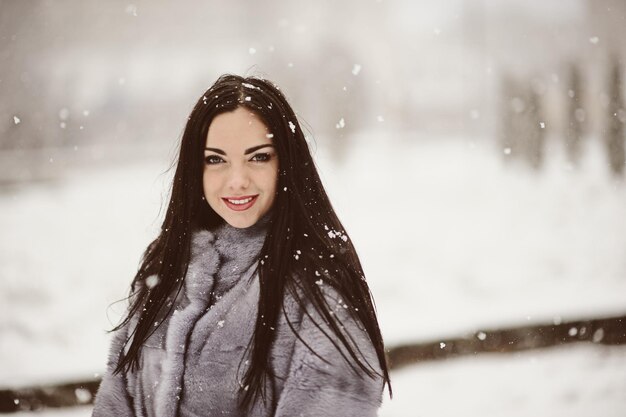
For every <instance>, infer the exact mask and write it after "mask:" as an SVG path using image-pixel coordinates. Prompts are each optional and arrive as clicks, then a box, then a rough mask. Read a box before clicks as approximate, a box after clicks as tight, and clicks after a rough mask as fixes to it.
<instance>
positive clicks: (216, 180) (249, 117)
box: [202, 107, 278, 228]
mask: <svg viewBox="0 0 626 417" xmlns="http://www.w3.org/2000/svg"><path fill="white" fill-rule="evenodd" d="M271 138H272V135H271V134H270V131H269V130H268V128H267V126H265V124H264V123H263V122H262V121H261V119H260V118H259V117H258V116H257V115H256V114H255V113H253V112H251V111H250V110H248V109H246V108H244V107H238V108H237V109H235V110H234V111H232V112H228V113H222V114H220V115H218V116H216V117H215V118H214V119H213V121H212V122H211V125H210V126H209V133H208V134H207V138H206V146H205V150H204V173H203V177H202V184H203V188H204V197H205V198H206V201H207V202H208V203H209V205H210V206H211V208H212V209H213V210H214V211H215V212H216V213H217V214H218V215H219V216H220V217H221V218H222V219H224V220H225V221H226V222H227V223H228V224H230V225H231V226H233V227H237V228H246V227H250V226H252V225H253V224H255V223H256V222H257V221H258V220H259V219H260V218H261V217H263V215H264V214H265V213H267V212H268V210H269V209H270V208H271V207H272V204H273V203H274V197H275V195H276V183H277V180H278V156H277V154H276V151H275V149H274V146H273V144H272V139H271Z"/></svg>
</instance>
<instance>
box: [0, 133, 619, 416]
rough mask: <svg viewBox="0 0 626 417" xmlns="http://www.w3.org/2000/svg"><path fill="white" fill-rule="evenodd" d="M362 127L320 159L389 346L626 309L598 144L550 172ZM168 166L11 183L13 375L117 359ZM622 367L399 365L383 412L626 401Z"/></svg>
mask: <svg viewBox="0 0 626 417" xmlns="http://www.w3.org/2000/svg"><path fill="white" fill-rule="evenodd" d="M358 139H359V140H358V141H356V143H355V144H354V146H352V147H351V150H350V153H349V154H348V155H347V158H346V160H345V161H344V163H343V164H334V163H333V162H332V160H331V158H330V157H329V155H328V154H327V153H326V152H325V149H323V148H320V149H319V152H317V160H318V163H319V166H320V169H321V173H322V178H323V180H324V182H325V184H326V185H327V188H328V191H329V194H330V196H331V200H332V201H333V203H334V205H335V208H336V209H337V211H338V213H339V215H340V218H341V219H342V221H343V222H344V225H345V226H346V228H347V230H348V232H349V233H350V236H351V237H352V239H353V241H354V242H355V245H356V247H357V249H358V251H359V254H360V256H361V259H362V262H363V265H364V268H365V271H366V274H367V277H368V280H369V282H370V284H371V287H372V291H373V293H374V296H375V299H376V304H377V307H378V312H379V315H380V320H381V326H382V330H383V334H384V336H385V337H386V342H387V343H388V344H389V345H393V344H395V343H398V342H404V341H420V340H432V339H437V338H439V337H446V336H451V335H457V334H459V333H467V332H472V331H474V330H477V329H478V328H481V327H499V326H505V325H518V324H527V323H529V322H533V323H535V322H536V323H540V322H550V321H553V320H567V319H576V318H582V317H595V316H601V315H605V314H624V313H626V256H624V254H625V252H626V216H624V213H626V184H624V183H619V182H615V181H612V180H611V179H610V176H609V174H608V170H607V168H606V164H605V159H604V155H603V154H602V149H600V148H599V147H597V146H591V147H590V150H589V152H588V153H587V157H586V159H585V160H584V161H583V165H582V167H581V168H580V169H579V170H572V169H570V168H569V167H568V165H567V164H566V163H565V162H564V161H563V160H562V158H561V156H560V154H559V152H558V151H554V152H553V154H550V155H549V156H548V164H547V166H546V167H544V169H543V170H542V171H541V172H538V173H537V172H531V171H529V170H527V169H525V168H523V167H520V166H516V165H511V166H505V165H504V164H503V163H502V159H503V158H499V157H498V155H497V153H496V151H495V150H494V149H493V147H492V143H491V142H487V141H469V140H452V139H450V140H445V141H441V140H439V141H435V140H430V141H428V140H427V141H413V142H409V141H401V140H399V139H391V138H389V136H386V137H384V140H383V138H382V137H381V138H376V137H375V135H369V136H367V137H366V136H362V137H360V138H358ZM355 140H356V139H355ZM553 149H556V150H558V147H553ZM166 166H167V162H166V161H149V162H142V163H137V164H134V165H125V166H119V167H112V168H110V169H98V170H84V171H80V172H76V173H75V175H71V176H69V177H68V178H67V179H66V180H63V181H60V182H56V183H39V184H34V185H29V186H27V187H24V188H21V189H14V190H11V191H6V192H2V191H0V230H2V238H1V239H0V306H1V307H0V310H1V312H2V314H0V352H1V355H0V386H2V387H8V386H19V385H26V384H30V383H46V382H56V381H63V380H71V379H76V378H82V377H90V376H93V374H94V373H99V372H102V370H103V367H104V362H105V356H106V351H107V348H108V336H107V335H106V333H105V330H106V329H109V328H111V327H112V325H114V324H115V323H116V321H117V319H118V318H119V316H120V314H121V313H122V311H123V309H124V304H123V303H119V304H117V305H114V306H112V307H110V308H108V307H109V305H110V304H111V303H113V302H114V301H115V300H118V299H120V298H122V297H124V296H125V295H126V293H127V289H128V285H129V283H130V280H131V279H132V276H133V274H134V272H135V270H136V268H137V266H138V262H139V258H140V256H141V252H142V251H143V249H144V248H145V246H146V244H147V243H148V242H149V241H150V239H151V238H152V237H153V236H154V234H155V232H156V230H157V228H158V226H159V223H158V221H156V218H157V216H158V212H159V205H160V204H161V199H162V195H164V194H165V189H164V184H166V183H167V178H168V176H167V175H160V174H161V172H162V171H163V170H164V169H165V168H166ZM624 371H626V348H622V347H613V348H606V347H602V346H568V347H562V348H558V349H551V350H547V351H537V352H526V353H523V354H515V355H510V356H480V357H477V358H462V359H455V360H450V361H444V362H437V363H428V364H422V365H419V366H416V367H412V368H409V369H405V370H402V371H399V372H398V373H396V374H395V375H394V379H395V386H394V387H395V389H396V396H395V400H394V401H393V402H391V403H386V404H385V407H384V408H383V410H382V411H381V416H421V415H424V416H426V415H451V414H453V413H454V414H458V413H460V412H462V413H463V414H464V415H470V416H471V415H481V416H482V415H498V416H504V415H506V416H509V415H510V416H516V415H546V416H548V415H549V416H559V415H566V414H567V415H568V416H576V415H590V414H592V411H591V410H593V411H594V412H593V414H594V415H603V416H612V415H618V414H621V415H623V414H624V413H625V412H626V398H625V394H624V392H626V390H624V388H626V387H625V385H626V381H625V378H626V377H624V375H626V372H624ZM593 404H596V406H597V407H596V408H592V405H593ZM605 406H606V407H608V408H606V409H604V408H603V407H605ZM88 410H89V409H88V408H83V409H74V410H71V411H67V410H66V411H61V412H55V411H51V412H46V414H45V415H51V416H52V415H75V416H81V415H88V413H89V411H88ZM572 410H574V411H572ZM581 410H582V411H581ZM585 410H588V412H585ZM568 411H569V412H568ZM605 411H606V412H605ZM619 411H621V413H620V412H619ZM59 413H60V414H59ZM479 413H480V414H479Z"/></svg>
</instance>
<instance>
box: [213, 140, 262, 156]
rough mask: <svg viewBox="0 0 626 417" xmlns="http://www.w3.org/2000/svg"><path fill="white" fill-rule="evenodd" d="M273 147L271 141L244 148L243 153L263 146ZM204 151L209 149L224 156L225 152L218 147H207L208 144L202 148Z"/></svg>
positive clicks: (248, 152)
mask: <svg viewBox="0 0 626 417" xmlns="http://www.w3.org/2000/svg"><path fill="white" fill-rule="evenodd" d="M267 146H269V147H272V148H273V147H274V145H272V144H271V143H264V144H263V145H257V146H253V147H251V148H248V149H246V150H245V151H244V152H243V154H244V155H248V154H251V153H252V152H254V151H258V150H259V149H263V148H265V147H267ZM204 150H205V151H211V152H215V153H218V154H220V155H224V156H226V152H224V151H223V150H221V149H219V148H209V147H208V146H207V147H205V148H204Z"/></svg>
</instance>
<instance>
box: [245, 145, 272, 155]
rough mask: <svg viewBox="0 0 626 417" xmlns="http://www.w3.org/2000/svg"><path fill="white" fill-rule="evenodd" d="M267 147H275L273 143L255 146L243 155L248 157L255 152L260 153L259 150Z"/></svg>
mask: <svg viewBox="0 0 626 417" xmlns="http://www.w3.org/2000/svg"><path fill="white" fill-rule="evenodd" d="M266 146H270V147H272V148H273V147H274V145H272V144H271V143H264V144H263V145H257V146H253V147H251V148H248V149H246V150H245V151H244V152H243V154H244V155H248V154H251V153H252V152H254V151H258V150H259V149H262V148H265V147H266Z"/></svg>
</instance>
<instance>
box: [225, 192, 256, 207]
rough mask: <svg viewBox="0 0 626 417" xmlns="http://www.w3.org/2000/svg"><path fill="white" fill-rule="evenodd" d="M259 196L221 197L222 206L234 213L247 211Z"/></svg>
mask: <svg viewBox="0 0 626 417" xmlns="http://www.w3.org/2000/svg"><path fill="white" fill-rule="evenodd" d="M258 196H259V195H258V194H257V195H243V196H241V197H222V200H223V201H224V204H226V206H227V207H228V208H229V209H231V210H235V211H244V210H248V209H249V208H250V207H252V205H253V204H254V203H255V202H256V199H257V197H258Z"/></svg>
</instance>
